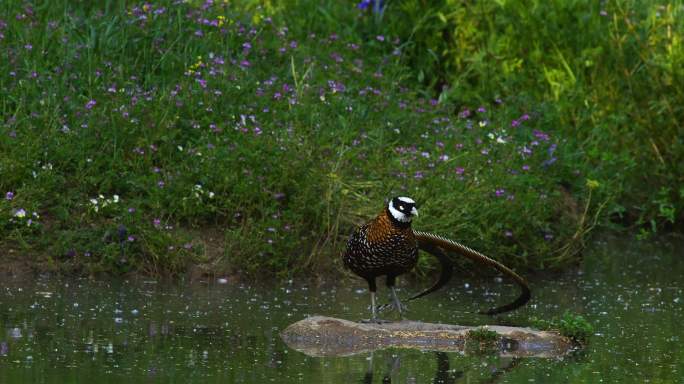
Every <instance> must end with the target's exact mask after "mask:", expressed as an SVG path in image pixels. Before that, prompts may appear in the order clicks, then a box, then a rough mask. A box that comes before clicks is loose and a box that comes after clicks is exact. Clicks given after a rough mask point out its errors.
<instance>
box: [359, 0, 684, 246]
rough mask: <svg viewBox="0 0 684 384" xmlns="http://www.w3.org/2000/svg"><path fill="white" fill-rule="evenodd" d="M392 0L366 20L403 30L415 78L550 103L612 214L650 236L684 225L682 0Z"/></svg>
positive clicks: (448, 88)
mask: <svg viewBox="0 0 684 384" xmlns="http://www.w3.org/2000/svg"><path fill="white" fill-rule="evenodd" d="M386 4H387V8H386V9H385V10H384V13H383V14H382V18H381V19H380V18H378V17H371V15H370V14H369V15H367V17H366V18H365V20H366V23H365V24H364V28H366V29H367V30H369V31H391V33H394V34H396V35H398V36H399V37H400V38H401V39H402V42H403V43H402V46H403V51H404V52H405V56H404V58H405V62H406V63H407V64H408V65H409V66H410V67H411V68H412V73H413V78H414V79H415V80H416V81H417V82H420V83H422V84H423V85H424V86H425V87H427V88H428V89H431V90H432V92H434V93H436V94H439V95H440V98H441V99H443V100H449V101H452V102H454V103H457V104H458V103H466V104H468V103H473V102H477V101H480V100H491V99H492V98H494V97H504V98H512V99H516V100H521V101H523V102H527V103H529V102H532V103H535V104H540V105H544V106H546V107H547V108H548V109H547V111H548V113H547V114H546V117H547V118H548V119H549V124H551V125H552V126H553V127H554V128H555V129H556V132H557V134H558V135H559V136H561V137H563V138H565V139H567V140H568V144H569V145H570V146H571V147H572V148H573V149H574V152H575V153H576V154H577V155H578V156H577V157H576V158H575V159H574V162H575V166H576V167H577V169H578V170H579V171H580V172H581V173H582V174H583V175H584V176H586V177H587V178H590V179H596V180H599V181H601V184H602V185H604V186H605V188H603V191H602V196H605V197H607V198H610V199H611V204H610V205H609V206H608V208H607V213H608V215H609V217H610V219H611V220H612V221H613V222H615V223H618V224H622V225H628V226H634V227H636V228H638V229H639V230H640V231H641V234H640V236H646V235H648V234H652V233H656V232H658V231H661V230H672V229H675V228H681V224H682V223H684V141H683V140H684V139H683V138H684V135H683V134H682V133H683V129H682V117H683V116H684V87H682V84H684V44H683V43H682V42H683V41H684V3H683V2H682V1H637V0H627V1H606V2H597V1H590V0H570V1H568V0H552V1H491V2H467V1H466V2H463V1H452V0H440V1H434V2H422V1H415V0H396V1H388V2H387V3H386ZM368 13H370V11H368ZM581 179H582V178H578V179H577V181H578V182H581V181H582V180H581ZM578 185H579V184H575V185H574V186H575V187H577V186H578Z"/></svg>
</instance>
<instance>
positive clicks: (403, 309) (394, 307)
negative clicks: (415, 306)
mask: <svg viewBox="0 0 684 384" xmlns="http://www.w3.org/2000/svg"><path fill="white" fill-rule="evenodd" d="M388 310H395V311H398V312H399V314H403V313H405V312H408V307H407V306H406V305H404V304H402V303H399V304H398V305H397V304H396V303H387V304H382V305H380V306H378V312H380V313H382V312H385V311H388ZM402 318H403V315H402Z"/></svg>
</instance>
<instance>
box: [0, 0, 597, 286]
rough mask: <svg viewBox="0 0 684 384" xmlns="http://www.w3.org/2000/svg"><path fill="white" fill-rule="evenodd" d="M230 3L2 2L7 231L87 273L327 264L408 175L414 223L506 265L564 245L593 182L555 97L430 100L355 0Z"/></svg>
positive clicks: (1, 235)
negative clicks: (414, 203) (560, 121)
mask: <svg viewBox="0 0 684 384" xmlns="http://www.w3.org/2000/svg"><path fill="white" fill-rule="evenodd" d="M235 3H236V2H229V3H228V2H220V1H216V2H214V4H213V5H211V6H208V7H205V6H204V3H201V2H198V1H189V2H183V3H179V2H175V1H160V2H155V4H154V5H147V4H145V3H138V4H131V3H128V5H127V2H123V1H106V2H92V3H85V2H71V1H49V2H47V1H34V2H24V1H17V0H13V1H6V2H3V3H2V4H1V5H0V20H2V22H0V33H1V38H0V49H1V52H2V53H1V55H2V60H0V88H2V89H3V92H4V94H5V96H4V97H3V98H1V99H0V111H1V113H2V117H3V118H2V121H1V122H0V124H2V125H1V126H0V127H1V130H2V134H1V135H0V152H1V153H2V157H0V191H1V192H2V194H3V197H4V198H3V199H2V200H1V201H0V246H2V247H3V249H9V250H12V253H11V254H13V255H18V256H13V257H14V258H15V259H16V258H18V259H19V260H25V261H27V262H30V263H40V264H42V265H47V266H55V265H56V266H57V267H58V268H61V269H70V270H76V271H82V272H83V273H95V272H100V271H105V272H128V271H142V272H145V273H152V274H155V273H181V272H183V271H185V270H186V269H187V268H188V266H190V265H193V264H201V265H203V266H204V267H205V268H206V269H208V270H211V271H213V272H216V273H240V274H244V275H260V276H262V277H270V276H279V277H286V276H292V275H295V274H299V273H303V272H310V271H328V272H329V271H331V270H334V269H336V268H338V267H339V254H340V252H341V251H342V250H343V248H344V246H345V241H346V238H347V236H348V234H349V233H350V232H351V231H352V229H353V228H354V226H355V225H357V224H359V223H362V222H363V221H365V220H367V219H368V218H370V217H372V216H373V215H375V214H376V213H377V212H379V211H380V210H381V209H382V207H383V205H384V203H385V199H386V198H388V197H390V196H393V195H409V196H412V197H413V198H415V199H416V200H417V201H418V204H419V208H420V209H421V215H420V217H419V219H418V220H417V221H416V222H415V227H416V228H418V229H421V230H427V231H434V232H437V233H440V234H443V235H446V236H448V237H451V238H453V239H455V240H458V241H462V242H464V243H466V244H468V245H469V246H472V247H474V248H477V249H479V250H481V251H483V252H485V253H487V254H489V255H491V256H493V257H495V258H497V259H499V260H501V261H503V262H504V263H505V264H507V265H510V266H512V267H516V268H547V267H558V266H564V265H567V264H568V263H571V262H574V261H576V260H577V257H578V251H579V250H580V249H581V247H582V245H583V241H584V239H585V238H586V235H587V233H588V232H589V231H590V230H591V229H592V228H593V226H594V224H595V222H596V220H597V219H598V218H599V217H601V216H600V213H601V207H602V202H603V201H605V199H606V197H607V196H608V195H610V194H608V193H606V191H605V185H604V183H605V181H604V179H600V182H596V181H593V180H589V182H588V181H587V180H588V176H589V175H590V174H593V172H590V171H589V169H588V163H587V162H585V161H583V159H584V154H583V153H581V151H580V150H579V149H578V145H577V143H576V141H577V140H578V138H576V137H573V136H568V135H567V128H566V127H562V126H560V125H558V112H557V111H556V110H555V108H554V105H551V104H548V103H546V104H545V103H541V102H540V103H537V102H534V101H523V100H522V99H521V98H520V97H513V96H510V97H508V96H506V95H505V92H504V93H502V97H501V99H500V100H496V101H495V100H494V98H491V101H489V102H485V101H480V102H474V101H473V102H471V103H464V102H460V101H458V100H456V99H454V98H452V97H450V98H443V99H441V100H439V102H438V100H436V99H433V98H431V97H430V96H429V94H428V93H426V92H425V90H424V89H423V88H422V87H421V86H420V84H416V82H415V81H413V73H414V72H413V68H412V67H409V66H407V63H406V61H407V59H408V57H407V56H406V54H404V53H402V52H403V50H404V48H405V44H406V41H404V40H401V39H399V40H397V39H396V36H395V35H391V34H390V35H384V34H382V35H381V34H379V33H370V32H369V31H368V26H367V25H366V24H367V23H368V22H369V21H368V20H365V18H366V17H367V16H368V15H367V14H365V13H364V12H362V11H359V10H358V9H357V8H355V7H354V6H353V4H347V3H342V2H336V1H329V2H324V3H320V4H319V2H296V5H297V6H288V7H286V6H285V5H283V4H280V5H272V4H271V3H270V2H266V3H265V4H266V5H263V6H258V5H256V4H255V2H249V1H245V2H242V3H241V2H237V4H235ZM29 4H30V5H29ZM504 91H505V89H504ZM520 91H521V92H522V91H523V90H522V89H521V90H520ZM472 92H475V88H474V89H473V90H472ZM484 95H485V94H483V100H484V99H485V97H484ZM589 179H591V178H589ZM592 194H593V196H592ZM115 196H116V197H115ZM20 210H23V211H20ZM21 212H26V214H25V215H22V214H21ZM34 212H35V213H36V216H33V217H32V215H33V213H34ZM29 218H30V219H31V221H30V222H29ZM124 228H125V231H124V230H123V229H124ZM5 254H7V255H9V254H10V253H9V252H8V253H5ZM6 257H7V256H6ZM420 265H421V268H419V270H424V268H429V267H430V266H431V265H432V263H431V261H430V260H429V259H424V260H422V261H421V264H420Z"/></svg>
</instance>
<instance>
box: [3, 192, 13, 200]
mask: <svg viewBox="0 0 684 384" xmlns="http://www.w3.org/2000/svg"><path fill="white" fill-rule="evenodd" d="M12 199H14V192H12V191H9V192H7V193H5V200H12Z"/></svg>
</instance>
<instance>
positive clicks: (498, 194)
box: [494, 188, 506, 197]
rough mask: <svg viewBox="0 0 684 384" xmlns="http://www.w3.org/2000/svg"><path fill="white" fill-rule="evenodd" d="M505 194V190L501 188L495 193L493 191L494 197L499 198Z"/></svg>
mask: <svg viewBox="0 0 684 384" xmlns="http://www.w3.org/2000/svg"><path fill="white" fill-rule="evenodd" d="M505 193H506V190H505V189H503V188H497V189H496V191H494V194H495V195H496V197H501V196H503V195H504V194H505Z"/></svg>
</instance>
